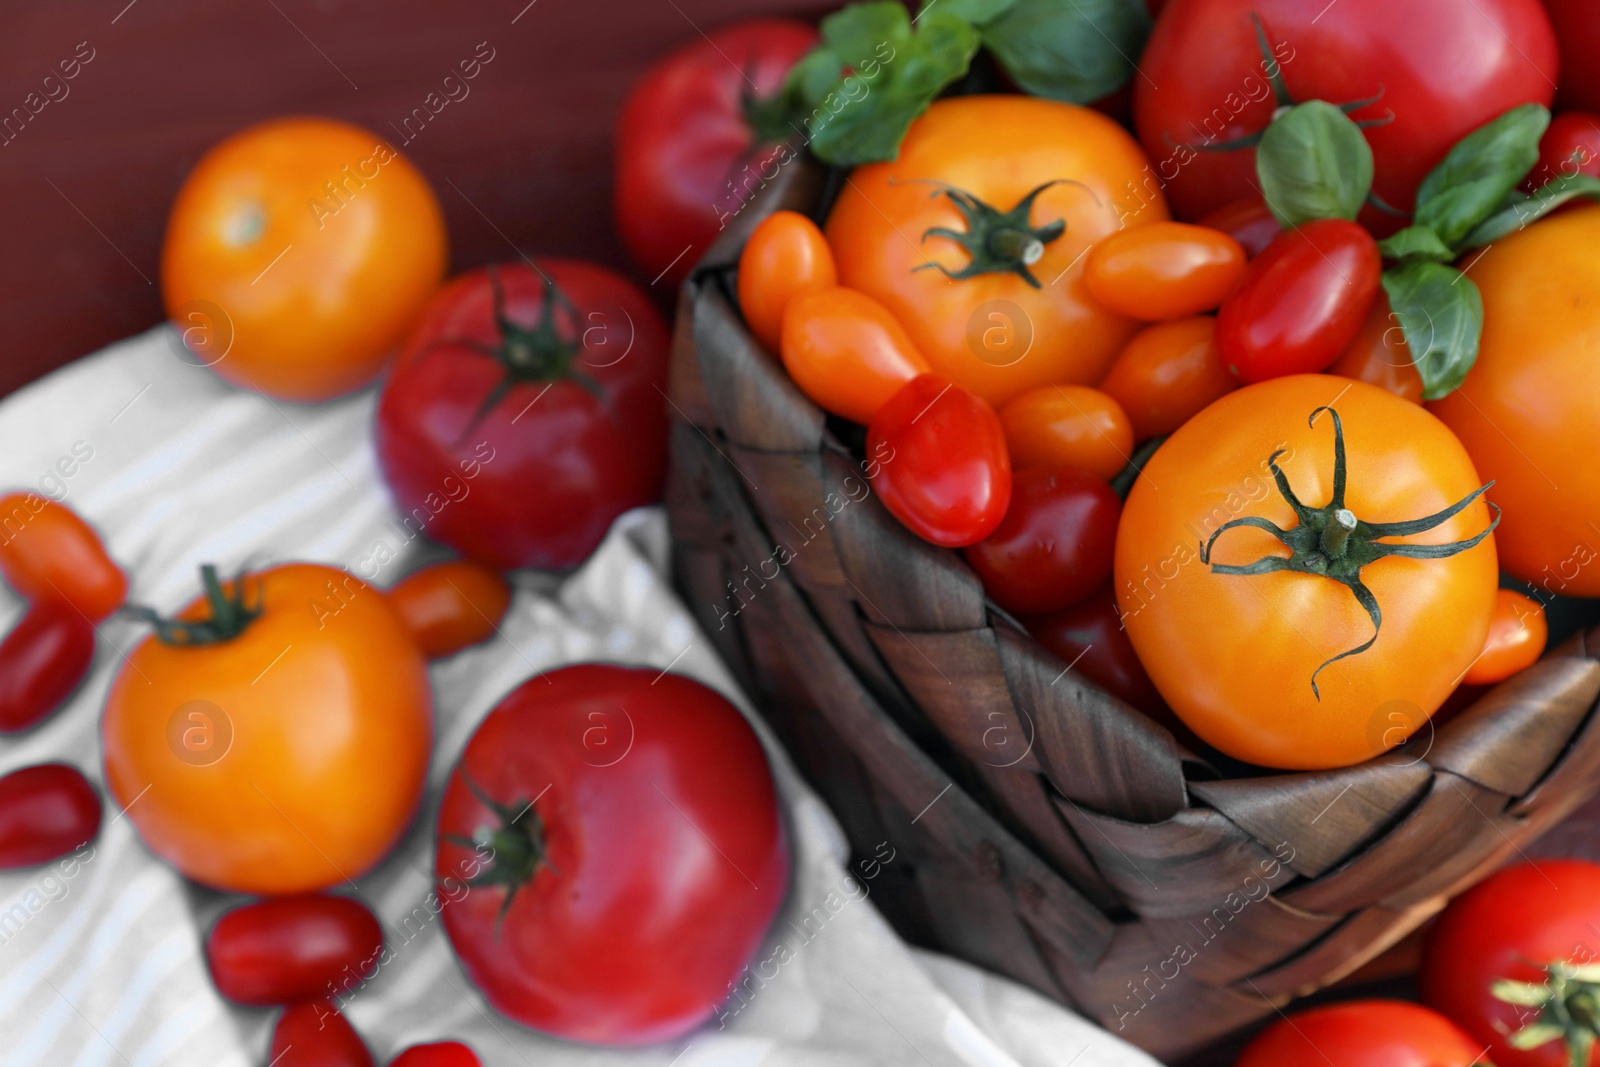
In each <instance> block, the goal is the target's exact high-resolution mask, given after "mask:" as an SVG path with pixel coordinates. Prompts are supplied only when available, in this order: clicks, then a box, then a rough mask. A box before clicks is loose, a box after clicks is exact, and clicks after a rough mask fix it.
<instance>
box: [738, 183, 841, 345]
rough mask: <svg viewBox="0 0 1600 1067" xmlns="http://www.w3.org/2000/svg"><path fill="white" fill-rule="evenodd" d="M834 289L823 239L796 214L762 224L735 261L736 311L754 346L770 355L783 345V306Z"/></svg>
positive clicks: (835, 279)
mask: <svg viewBox="0 0 1600 1067" xmlns="http://www.w3.org/2000/svg"><path fill="white" fill-rule="evenodd" d="M836 284H838V275H837V273H836V272H835V271H834V267H833V251H832V250H831V249H830V248H829V247H828V240H827V238H825V237H823V236H822V231H821V230H819V229H818V228H817V224H816V223H814V222H812V221H811V220H810V219H808V218H806V217H805V216H804V215H802V214H800V213H799V212H798V211H774V212H773V213H772V214H770V215H768V216H767V217H766V218H764V219H762V220H761V224H760V225H758V226H757V227H756V228H755V229H754V230H753V231H752V232H751V234H750V239H749V240H748V241H746V242H745V245H744V251H743V252H742V253H740V255H739V310H740V311H741V312H743V313H744V321H745V323H746V324H748V325H749V327H750V332H751V333H753V334H755V336H756V340H758V341H760V342H761V343H762V344H764V345H766V346H767V348H768V349H770V350H771V351H773V352H776V351H777V350H778V345H779V343H780V342H781V341H782V339H783V309H784V308H786V307H788V306H789V301H790V300H793V299H794V298H795V297H796V296H798V295H799V294H801V293H804V292H807V291H808V290H811V289H825V288H828V287H829V286H833V285H836Z"/></svg>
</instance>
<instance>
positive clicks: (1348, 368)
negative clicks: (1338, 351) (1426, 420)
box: [1328, 289, 1422, 404]
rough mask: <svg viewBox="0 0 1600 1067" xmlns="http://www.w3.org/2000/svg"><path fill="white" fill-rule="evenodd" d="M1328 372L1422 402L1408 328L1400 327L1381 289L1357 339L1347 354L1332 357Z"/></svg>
mask: <svg viewBox="0 0 1600 1067" xmlns="http://www.w3.org/2000/svg"><path fill="white" fill-rule="evenodd" d="M1328 373H1329V374H1337V375H1338V376H1339V377H1341V378H1354V379H1355V380H1356V381H1358V382H1366V383H1367V384H1369V385H1376V386H1377V387H1378V388H1380V389H1387V390H1389V392H1391V393H1393V394H1394V395H1395V396H1398V397H1400V398H1401V399H1403V400H1410V401H1411V402H1413V403H1416V404H1420V403H1422V375H1420V374H1418V373H1417V366H1416V364H1415V363H1413V362H1412V361H1411V348H1410V346H1409V345H1407V344H1406V335H1405V332H1404V331H1403V330H1401V329H1400V320H1399V319H1397V318H1395V317H1394V315H1393V313H1392V312H1390V310H1389V297H1388V296H1387V295H1385V294H1384V292H1383V290H1382V289H1380V290H1378V298H1377V299H1376V300H1374V301H1373V302H1372V310H1371V311H1369V312H1368V313H1367V321H1366V322H1364V323H1362V325H1361V330H1360V332H1358V333H1357V334H1356V339H1355V340H1354V341H1352V342H1350V347H1349V348H1347V349H1345V350H1344V355H1342V356H1340V357H1339V358H1338V359H1336V360H1334V361H1333V365H1332V366H1331V367H1329V368H1328Z"/></svg>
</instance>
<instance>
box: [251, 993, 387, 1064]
mask: <svg viewBox="0 0 1600 1067" xmlns="http://www.w3.org/2000/svg"><path fill="white" fill-rule="evenodd" d="M267 1062H268V1064H269V1065H270V1067H374V1064H373V1060H372V1053H370V1052H368V1051H367V1046H366V1044H365V1043H364V1042H363V1041H362V1040H361V1035H360V1034H358V1033H356V1031H355V1027H353V1026H351V1025H350V1022H349V1020H347V1019H346V1018H345V1017H344V1016H343V1015H341V1014H340V1013H339V1011H338V1009H336V1008H335V1007H334V1006H333V1005H332V1004H329V1003H328V1002H327V1001H325V1000H308V1001H302V1002H301V1003H299V1004H291V1005H290V1006H289V1007H287V1008H284V1009H283V1014H282V1015H280V1016H278V1025H277V1026H274V1027H273V1028H272V1045H271V1046H270V1047H269V1048H268V1049H267Z"/></svg>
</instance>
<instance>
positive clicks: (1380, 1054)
mask: <svg viewBox="0 0 1600 1067" xmlns="http://www.w3.org/2000/svg"><path fill="white" fill-rule="evenodd" d="M1482 1054H1483V1045H1482V1043H1481V1042H1478V1041H1475V1040H1473V1039H1472V1038H1470V1037H1468V1036H1467V1035H1466V1034H1465V1033H1464V1032H1462V1030H1461V1028H1460V1027H1459V1026H1457V1025H1456V1024H1455V1023H1453V1022H1451V1021H1450V1020H1449V1019H1446V1018H1445V1017H1444V1016H1443V1015H1440V1014H1439V1013H1437V1012H1433V1011H1429V1010H1428V1009H1427V1008H1424V1007H1422V1006H1421V1005H1420V1004H1411V1003H1409V1002H1407V1001H1403V1000H1351V1001H1346V1002H1345V1003H1343V1004H1330V1005H1329V1006H1327V1007H1325V1008H1312V1009H1311V1010H1309V1011H1298V1012H1295V1013H1294V1014H1293V1015H1291V1016H1289V1017H1287V1018H1284V1019H1280V1020H1279V1021H1278V1022H1276V1023H1273V1024H1272V1025H1271V1026H1269V1027H1267V1029H1266V1030H1264V1031H1262V1033H1261V1036H1259V1037H1257V1038H1256V1039H1255V1040H1254V1041H1252V1042H1250V1044H1249V1045H1247V1046H1246V1047H1245V1050H1244V1051H1243V1052H1241V1053H1240V1054H1239V1058H1238V1059H1237V1060H1236V1061H1234V1067H1289V1065H1290V1064H1293V1065H1294V1067H1312V1065H1313V1064H1322V1063H1330V1064H1334V1065H1336V1067H1484V1060H1483V1059H1482ZM1499 1062H1500V1061H1499V1060H1496V1061H1495V1063H1497V1064H1498V1063H1499ZM1502 1067H1503V1065H1502Z"/></svg>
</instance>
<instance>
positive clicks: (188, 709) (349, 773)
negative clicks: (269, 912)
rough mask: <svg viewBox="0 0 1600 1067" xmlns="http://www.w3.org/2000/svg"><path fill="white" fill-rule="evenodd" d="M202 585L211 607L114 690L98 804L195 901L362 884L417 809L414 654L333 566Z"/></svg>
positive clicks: (179, 623) (403, 633) (368, 593)
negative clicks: (105, 792)
mask: <svg viewBox="0 0 1600 1067" xmlns="http://www.w3.org/2000/svg"><path fill="white" fill-rule="evenodd" d="M203 575H204V579H203V580H204V585H205V588H206V595H205V596H204V597H201V598H198V599H196V600H195V601H194V602H193V603H191V604H190V605H189V606H188V607H186V608H184V609H183V610H182V611H180V612H179V613H178V616H177V618H176V619H173V620H160V621H158V622H157V623H156V630H157V632H156V634H155V635H152V636H150V637H147V638H145V639H144V640H143V641H141V642H140V643H139V644H138V645H137V646H136V647H135V648H134V649H133V651H132V652H131V653H130V654H129V655H128V658H127V663H126V664H125V665H124V666H123V668H122V670H121V671H120V672H119V673H118V674H117V676H116V678H115V679H114V680H113V681H112V683H111V692H110V693H109V694H108V695H107V697H106V707H105V714H104V716H103V717H102V719H101V723H100V739H101V746H102V748H104V750H105V760H106V786H107V788H108V789H109V790H110V792H111V795H112V796H113V797H114V798H116V801H117V803H118V805H119V806H120V807H122V808H123V809H125V810H126V811H127V813H128V819H129V820H130V821H131V822H132V823H133V825H134V826H135V828H137V829H138V831H139V835H140V837H142V838H143V839H144V843H145V845H146V846H147V847H148V848H149V849H150V851H152V852H154V853H155V854H156V855H157V856H159V857H161V858H162V859H164V860H166V861H167V862H168V863H171V864H172V865H173V866H174V867H176V868H177V869H178V870H179V871H180V872H182V873H183V874H184V875H186V876H188V877H189V878H192V879H194V880H195V881H197V882H200V883H203V884H205V885H209V886H213V887H215V888H218V889H226V890H231V891H234V892H239V893H258V894H264V895H274V896H277V895H287V894H291V893H306V892H312V891H315V890H318V889H325V888H327V887H329V886H333V885H338V884H340V883H343V882H346V881H348V880H350V879H354V878H359V877H361V875H362V873H363V872H365V871H367V870H368V869H370V868H371V867H372V866H373V864H375V863H377V862H378V860H380V859H382V858H383V856H384V855H385V854H386V853H387V852H388V851H389V849H390V847H391V846H393V845H394V843H395V842H396V841H397V840H398V839H399V837H400V835H401V833H402V832H403V831H404V830H405V828H406V825H407V824H408V823H409V822H410V821H411V818H412V816H413V815H414V814H415V813H416V809H417V803H418V801H419V800H420V799H421V794H422V781H423V776H424V774H425V773H426V771H427V767H428V753H429V750H430V748H431V745H432V741H433V709H432V700H431V696H430V692H429V689H428V671H427V665H426V663H425V662H424V661H423V658H422V653H421V651H420V650H419V649H418V648H417V643H416V641H414V640H413V639H412V637H411V633H410V631H409V630H407V629H406V626H405V624H404V623H403V622H402V621H401V620H400V617H399V616H398V615H397V614H395V611H394V609H393V608H391V607H390V606H389V600H388V598H387V597H385V596H384V595H383V594H382V593H380V592H379V591H378V590H376V589H374V588H372V587H371V586H369V585H367V584H366V583H365V582H363V581H361V580H360V579H359V578H356V577H355V576H354V575H352V574H350V573H348V572H346V571H343V570H339V569H338V568H335V567H325V566H321V565H319V564H314V563H286V564H283V565H281V566H278V567H273V568H271V569H269V570H265V571H261V572H260V573H258V574H252V575H249V576H247V577H245V578H244V579H243V580H242V581H241V582H229V583H226V584H224V583H220V582H218V581H217V577H216V573H215V570H214V569H210V568H206V569H205V570H204V571H203ZM136 799H137V800H138V801H139V802H138V803H137V804H134V803H133V802H134V800H136Z"/></svg>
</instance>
